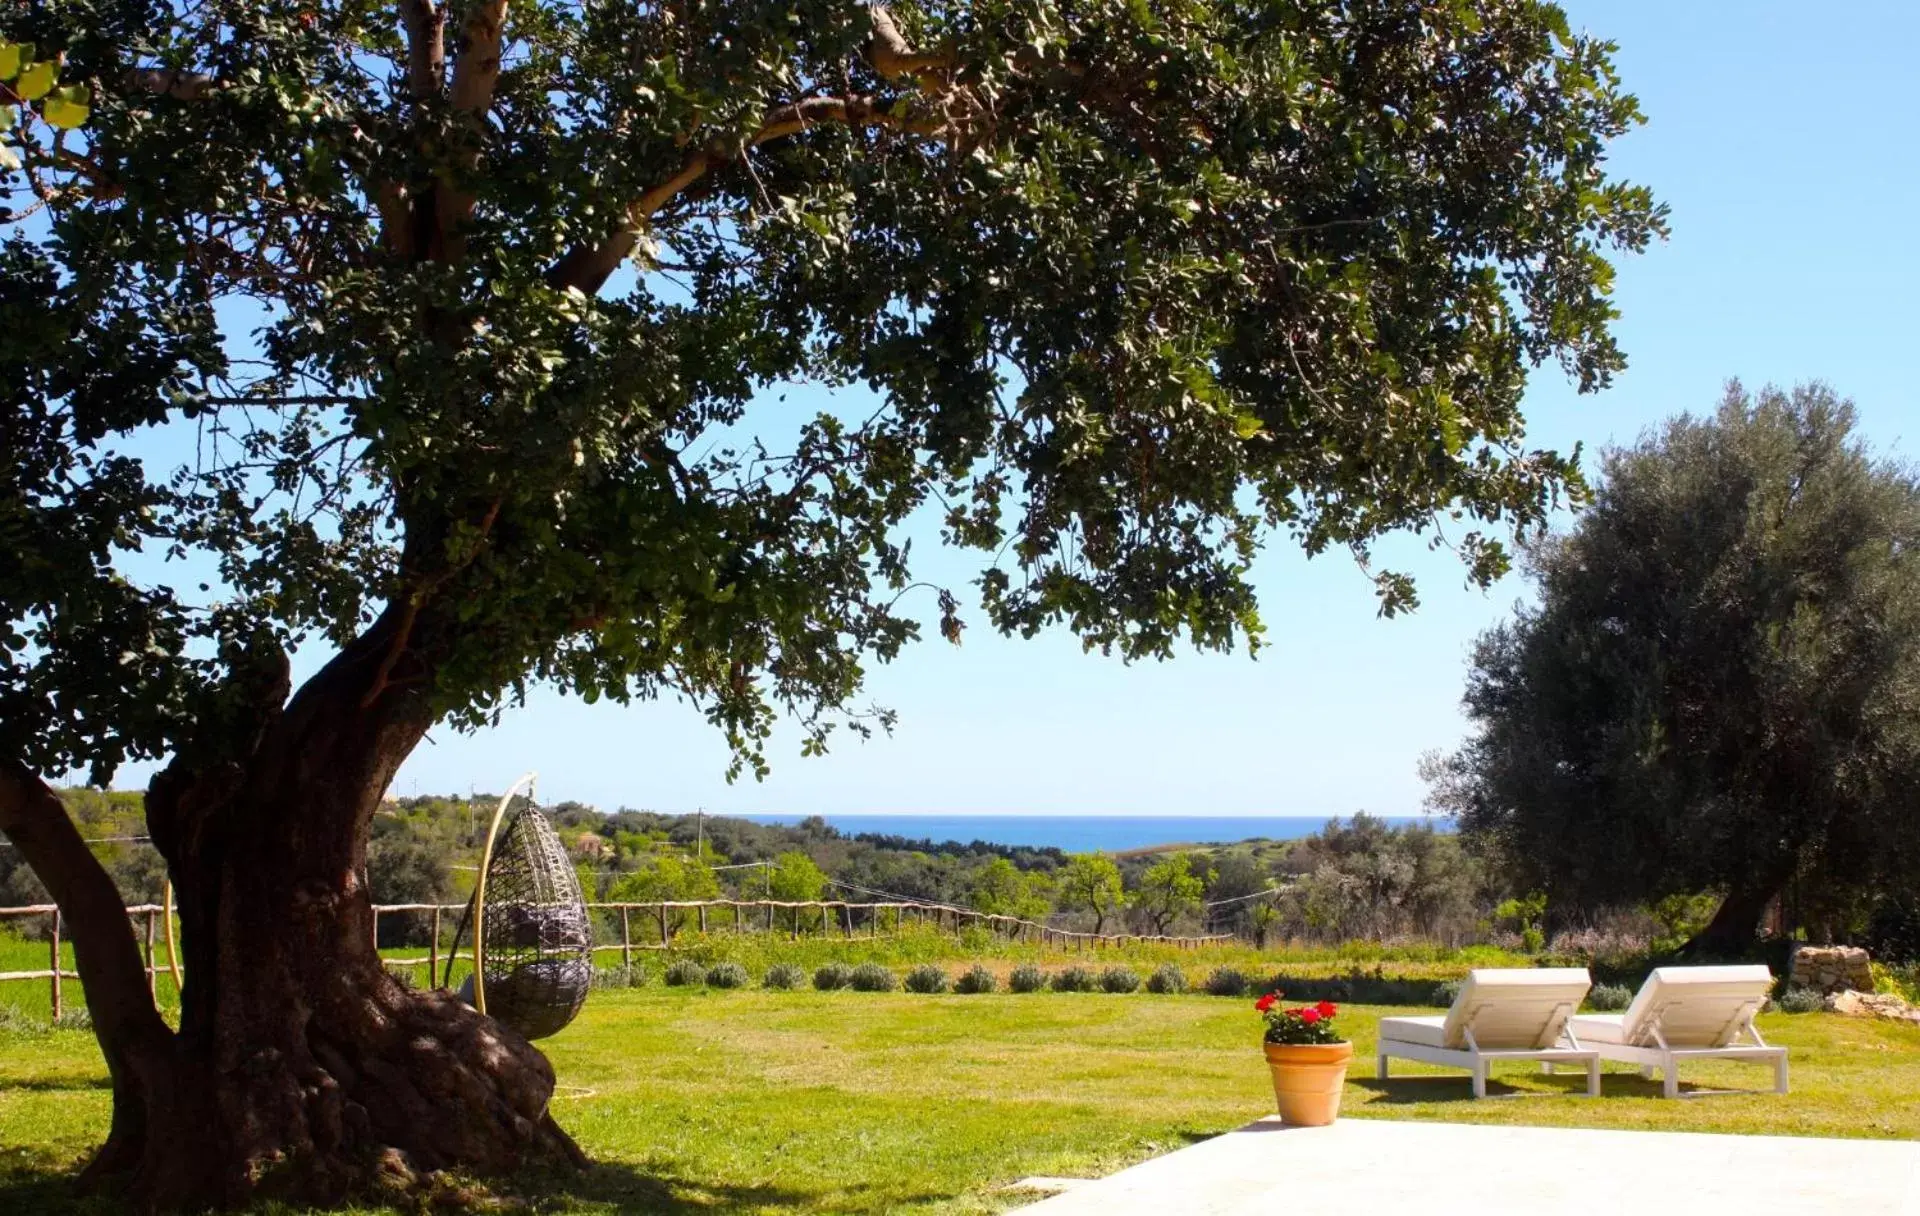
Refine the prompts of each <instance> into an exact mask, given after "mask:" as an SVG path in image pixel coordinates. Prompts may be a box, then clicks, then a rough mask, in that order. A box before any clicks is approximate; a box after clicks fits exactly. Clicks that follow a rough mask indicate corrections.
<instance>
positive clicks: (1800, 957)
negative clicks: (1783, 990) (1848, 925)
mask: <svg viewBox="0 0 1920 1216" xmlns="http://www.w3.org/2000/svg"><path fill="white" fill-rule="evenodd" d="M1869 962H1870V960H1869V959H1868V957H1867V952H1866V951H1865V950H1862V949H1861V948H1860V947H1858V946H1800V947H1798V948H1796V949H1795V950H1794V952H1793V966H1792V967H1791V968H1790V969H1789V970H1788V972H1787V986H1788V987H1790V988H1811V989H1813V990H1814V991H1815V992H1846V991H1848V990H1852V991H1854V992H1872V991H1873V968H1872V967H1871V966H1870V965H1869Z"/></svg>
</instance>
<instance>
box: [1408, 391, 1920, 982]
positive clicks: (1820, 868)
mask: <svg viewBox="0 0 1920 1216" xmlns="http://www.w3.org/2000/svg"><path fill="white" fill-rule="evenodd" d="M1853 428H1854V411H1853V407H1852V405H1851V404H1849V403H1847V402H1844V401H1841V400H1839V399H1838V398H1837V397H1835V395H1834V394H1833V393H1832V391H1831V390H1829V389H1827V388H1825V387H1824V386H1820V385H1814V386H1809V387H1804V388H1799V389H1796V390H1794V391H1793V392H1792V393H1784V392H1780V391H1777V390H1774V389H1767V390H1764V391H1762V392H1761V393H1759V394H1758V395H1757V396H1755V395H1752V394H1749V393H1748V392H1746V391H1745V390H1744V389H1742V388H1740V387H1739V386H1738V385H1733V386H1731V387H1729V389H1728V391H1727V394H1726V397H1725V399H1724V400H1723V402H1722V403H1721V405H1720V408H1719V410H1718V412H1717V413H1716V414H1714V415H1713V416H1711V417H1707V418H1694V417H1690V416H1683V417H1680V418H1678V419H1676V420H1674V421H1673V422H1671V423H1670V424H1668V425H1667V426H1666V427H1665V428H1664V429H1663V430H1661V431H1660V432H1659V433H1658V434H1655V435H1651V436H1649V437H1647V438H1645V439H1643V440H1642V441H1641V442H1640V443H1638V444H1636V445H1635V446H1633V447H1631V448H1627V449H1624V450H1620V451H1615V452H1610V453H1608V454H1607V456H1606V457H1605V459H1604V461H1603V470H1604V479H1603V481H1602V483H1601V485H1600V487H1599V490H1598V493H1597V495H1596V497H1595V500H1594V503H1593V506H1592V507H1591V508H1590V509H1589V510H1587V511H1586V512H1585V513H1584V514H1582V515H1581V516H1580V517H1579V519H1578V521H1577V523H1576V525H1575V526H1574V527H1573V529H1571V530H1570V531H1569V532H1567V533H1565V534H1564V535H1560V536H1557V537H1554V538H1553V539H1551V540H1548V541H1545V542H1543V543H1541V544H1539V545H1538V546H1537V547H1535V548H1534V549H1533V550H1532V551H1531V553H1530V554H1529V562H1528V566H1529V570H1530V573H1531V575H1532V577H1533V579H1534V580H1535V582H1536V583H1537V585H1538V588H1539V603H1538V605H1537V606H1536V607H1529V608H1525V609H1522V610H1521V611H1520V613H1519V614H1518V615H1517V617H1516V618H1515V619H1514V620H1513V621H1512V622H1511V623H1509V624H1505V625H1502V626H1499V627H1497V628H1495V629H1493V630H1491V631H1489V632H1488V633H1486V634H1485V635H1483V636H1482V637H1481V638H1480V640H1479V642H1478V644H1477V645H1476V647H1475V650H1474V655H1473V662H1472V671H1471V674H1470V675H1469V679H1468V686H1467V693H1466V707H1467V712H1468V714H1469V715H1470V717H1471V718H1472V720H1473V723H1474V726H1475V734H1474V735H1473V737H1472V738H1471V739H1470V740H1469V741H1468V743H1467V744H1466V746H1465V747H1464V748H1463V749H1462V750H1460V751H1459V752H1458V753H1456V754H1455V755H1453V756H1452V757H1449V758H1445V759H1441V760H1438V761H1435V762H1432V763H1430V764H1429V766H1428V772H1429V776H1430V778H1431V780H1432V801H1433V803H1434V805H1436V806H1437V807H1439V808H1441V809H1445V810H1448V811H1451V812H1454V813H1457V814H1458V815H1459V816H1460V819H1461V823H1462V826H1463V827H1464V829H1465V830H1466V831H1467V832H1468V833H1470V834H1471V836H1472V838H1473V839H1475V840H1476V841H1478V842H1479V844H1480V846H1481V847H1483V848H1486V849H1489V850H1492V851H1493V852H1494V853H1495V855H1497V857H1498V859H1499V865H1500V866H1501V867H1502V868H1503V869H1504V870H1505V871H1506V872H1507V873H1508V874H1509V875H1510V876H1511V877H1512V879H1513V881H1514V882H1515V883H1516V885H1517V887H1518V889H1521V890H1527V889H1531V888H1533V887H1536V886H1537V887H1538V888H1539V889H1540V890H1541V891H1543V892H1545V893H1546V895H1547V897H1548V903H1549V906H1550V907H1570V908H1578V909H1590V908H1596V907H1605V906H1609V905H1620V904H1628V903H1652V902H1654V901H1657V900H1660V899H1662V898H1664V897H1667V896H1672V895H1685V894H1690V893H1693V892H1697V891H1701V890H1707V889H1714V890H1717V891H1719V892H1721V893H1722V894H1723V895H1724V899H1723V900H1722V902H1721V903H1720V906H1719V909H1718V911H1717V912H1716V913H1715V914H1714V916H1713V918H1712V920H1711V921H1709V922H1708V923H1707V924H1706V926H1705V927H1704V928H1703V929H1702V930H1701V931H1700V932H1699V933H1698V934H1697V935H1696V936H1695V937H1694V938H1693V941H1692V943H1691V946H1692V947H1693V948H1694V949H1696V950H1701V951H1711V952H1720V951H1726V950H1731V949H1736V948H1738V947H1741V946H1743V945H1745V944H1746V943H1748V942H1749V941H1750V940H1751V939H1752V938H1753V936H1754V934H1755V933H1756V931H1757V928H1758V924H1759V920H1760V916H1761V913H1762V911H1763V909H1764V908H1765V907H1766V906H1767V904H1768V903H1769V901H1771V900H1772V899H1774V898H1775V897H1776V896H1778V895H1780V894H1781V893H1782V892H1783V891H1784V890H1786V889H1787V887H1788V884H1789V882H1790V881H1792V880H1794V879H1796V878H1798V879H1800V881H1799V882H1795V883H1794V884H1793V885H1794V886H1795V888H1796V889H1799V890H1803V891H1808V892H1814V893H1825V894H1826V895H1827V897H1828V898H1829V899H1833V898H1835V897H1839V896H1846V897H1848V898H1851V899H1856V900H1868V899H1871V897H1872V894H1873V892H1874V891H1875V890H1876V889H1877V888H1879V887H1880V886H1882V885H1884V884H1886V883H1888V882H1892V881H1899V880H1900V879H1899V876H1900V875H1901V874H1902V872H1903V871H1904V872H1911V869H1912V867H1913V866H1914V864H1915V859H1916V855H1917V854H1920V841H1916V835H1920V818H1917V817H1916V816H1915V815H1914V813H1913V808H1914V806H1915V805H1916V801H1917V800H1920V713H1916V712H1915V708H1914V707H1915V706H1916V705H1920V483H1916V480H1915V477H1914V474H1913V472H1912V471H1911V470H1910V469H1908V468H1906V467H1903V466H1899V465H1895V464H1892V463H1890V462H1887V461H1884V460H1879V459H1876V458H1875V457H1874V456H1873V455H1872V454H1871V453H1870V452H1869V451H1868V450H1867V449H1866V448H1865V447H1864V445H1862V443H1861V442H1860V441H1859V439H1858V438H1857V437H1856V436H1855V435H1854V432H1853Z"/></svg>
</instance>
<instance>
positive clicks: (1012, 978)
mask: <svg viewBox="0 0 1920 1216" xmlns="http://www.w3.org/2000/svg"><path fill="white" fill-rule="evenodd" d="M1046 986H1047V973H1046V972H1044V971H1042V970H1040V968H1038V967H1036V966H1034V965H1033V964H1032V963H1021V964H1020V965H1019V966H1018V967H1015V968H1014V969H1013V970H1012V971H1011V972H1010V973H1008V975H1007V988H1008V989H1009V990H1010V991H1013V992H1038V991H1040V990H1041V989H1042V988H1045V987H1046Z"/></svg>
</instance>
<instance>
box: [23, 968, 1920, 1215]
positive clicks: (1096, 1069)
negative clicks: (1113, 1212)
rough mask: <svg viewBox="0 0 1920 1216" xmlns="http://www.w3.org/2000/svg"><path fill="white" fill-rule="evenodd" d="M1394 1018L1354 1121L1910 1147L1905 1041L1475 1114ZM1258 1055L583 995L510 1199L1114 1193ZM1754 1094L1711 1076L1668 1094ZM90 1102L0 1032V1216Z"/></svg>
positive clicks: (1004, 1009) (861, 1203)
mask: <svg viewBox="0 0 1920 1216" xmlns="http://www.w3.org/2000/svg"><path fill="white" fill-rule="evenodd" d="M1404 1012H1406V1010H1383V1009H1375V1008H1363V1007H1353V1008H1349V1009H1348V1010H1347V1011H1346V1013H1345V1018H1346V1025H1347V1029H1348V1031H1349V1033H1350V1034H1351V1035H1352V1036H1353V1038H1354V1040H1355V1046H1356V1053H1357V1054H1356V1060H1355V1064H1356V1067H1355V1069H1354V1075H1353V1077H1352V1078H1351V1079H1350V1080H1349V1082H1348V1089H1347V1095H1346V1108H1345V1113H1346V1114H1347V1115H1348V1116H1349V1117H1357V1118H1392V1119H1441V1120H1451V1121H1459V1122H1485V1123H1530V1124H1543V1125H1560V1126H1580V1127H1620V1128H1666V1129H1671V1130H1684V1131H1709V1132H1750V1133H1758V1132H1765V1133H1776V1134H1789V1135H1818V1136H1865V1137H1908V1138H1911V1137H1920V1104H1916V1103H1914V1102H1913V1101H1912V1095H1913V1094H1914V1093H1916V1092H1920V1031H1916V1030H1914V1029H1912V1028H1908V1027H1899V1026H1894V1025H1891V1024H1886V1023H1874V1022H1866V1021H1857V1020H1849V1019H1845V1018H1841V1017H1837V1016H1834V1015H1828V1014H1802V1015H1770V1016H1767V1017H1765V1018H1763V1019H1762V1021H1761V1028H1762V1031H1763V1033H1765V1034H1766V1035H1767V1036H1768V1038H1769V1040H1770V1041H1773V1042H1777V1043H1780V1044H1783V1045H1785V1046H1787V1047H1789V1048H1791V1049H1792V1052H1793V1088H1794V1092H1793V1093H1792V1094H1791V1095H1790V1096H1788V1097H1785V1098H1780V1097H1776V1096H1774V1095H1772V1094H1743V1095H1731V1096H1722V1095H1714V1096H1706V1097H1700V1098H1697V1099H1694V1100H1682V1101H1678V1102H1667V1101H1663V1100H1661V1099H1659V1098H1658V1097H1657V1096H1655V1095H1656V1094H1657V1086H1656V1085H1655V1084H1653V1083H1650V1082H1645V1081H1642V1080H1641V1079H1640V1078H1639V1077H1638V1075H1637V1074H1633V1073H1631V1072H1623V1071H1612V1070H1610V1071H1609V1074H1608V1076H1607V1078H1606V1091H1607V1092H1606V1096H1604V1097H1602V1098H1600V1099H1598V1100H1594V1099H1588V1098H1585V1097H1580V1096H1576V1093H1577V1091H1578V1089H1579V1087H1580V1085H1581V1083H1582V1082H1581V1079H1580V1078H1576V1077H1572V1076H1566V1077H1560V1078H1546V1077H1543V1076H1541V1075H1540V1074H1539V1073H1537V1072H1533V1071H1529V1070H1527V1069H1525V1068H1523V1067H1520V1066H1512V1067H1510V1068H1509V1069H1507V1070H1505V1071H1503V1072H1502V1073H1501V1074H1499V1075H1498V1077H1497V1078H1496V1085H1495V1092H1496V1095H1499V1096H1496V1097H1495V1098H1492V1099H1490V1100H1488V1101H1484V1102H1473V1101H1470V1100H1469V1099H1468V1093H1467V1081H1466V1078H1465V1074H1464V1073H1452V1074H1445V1073H1442V1072H1441V1071H1440V1070H1433V1069H1425V1068H1422V1067H1421V1066H1419V1065H1412V1064H1405V1063H1403V1062H1400V1061H1396V1062H1395V1071H1396V1072H1400V1071H1402V1070H1404V1071H1405V1072H1406V1073H1408V1074H1409V1075H1408V1076H1406V1077H1405V1078H1404V1079H1402V1078H1399V1077H1396V1078H1395V1079H1394V1080H1393V1081H1390V1082H1387V1083H1385V1084H1381V1083H1378V1082H1375V1081H1373V1080H1372V1079H1371V1071H1372V1057H1371V1049H1372V1044H1373V1040H1374V1027H1375V1023H1376V1022H1377V1020H1378V1018H1379V1017H1380V1016H1382V1015H1383V1014H1390V1013H1404ZM1257 1029H1258V1022H1257V1020H1256V1018H1255V1015H1254V1013H1253V1011H1252V1009H1251V1008H1250V1004H1249V1002H1248V1001H1245V1000H1230V999H1222V998H1215V997H1207V996H1182V997H1160V996H1151V995H1147V994H1144V993H1141V994H1133V995H1128V996H1110V995H1104V994H1100V995H1096V994H1061V993H1040V994H1033V995H1026V996H1015V995H1011V994H1005V993H998V994H994V995H990V996H917V995H910V994H904V993H897V994H888V995H874V994H866V993H855V992H829V993H821V992H812V991H805V992H792V993H769V992H760V991H740V992H712V991H702V990H692V991H689V990H681V989H657V988H655V989H642V990H637V991H611V992H607V991H603V992H596V993H595V994H594V996H593V999H592V1000H591V1001H590V1003H589V1004H588V1006H587V1010H586V1012H585V1013H584V1014H583V1015H582V1017H581V1019H580V1021H579V1022H577V1023H576V1024H575V1025H574V1026H573V1027H571V1028H569V1029H568V1030H567V1031H565V1032H564V1033H562V1034H560V1035H559V1036H557V1037H556V1038H554V1039H551V1040H548V1042H547V1043H546V1044H545V1045H544V1046H545V1048H546V1050H547V1052H548V1054H549V1055H550V1056H551V1058H552V1059H553V1062H554V1065H555V1067H556V1069H557V1070H558V1073H559V1077H560V1081H561V1084H562V1086H563V1087H564V1088H563V1089H562V1091H561V1094H560V1096H559V1098H558V1099H557V1102H556V1105H557V1108H558V1113H559V1116H560V1119H561V1121H562V1123H563V1124H564V1125H565V1126H567V1127H568V1128H569V1129H570V1130H572V1131H573V1133H574V1134H575V1136H576V1137H578V1139H579V1140H580V1143H581V1144H582V1146H583V1147H584V1148H585V1149H586V1150H587V1151H588V1152H589V1153H590V1154H591V1155H592V1156H593V1157H594V1159H595V1161H596V1162H597V1163H598V1164H597V1165H596V1166H595V1168H594V1169H593V1170H592V1171H591V1172H590V1173H588V1174H587V1175H585V1176H580V1177H568V1178H562V1179H527V1180H523V1182H522V1183H521V1184H520V1186H521V1191H522V1193H523V1194H524V1195H525V1197H526V1198H527V1199H528V1200H529V1202H530V1205H531V1207H532V1208H533V1210H536V1211H540V1212H568V1213H574V1212H582V1213H584V1212H594V1213H600V1212H708V1211H726V1212H795V1213H798V1212H806V1213H826V1212H892V1211H908V1212H942V1213H955V1212H991V1211H998V1210H1001V1209H1003V1208H1005V1207H1009V1206H1012V1205H1013V1203H1014V1202H1015V1200H1016V1198H1017V1197H1015V1196H1010V1195H1007V1194H1004V1193H1001V1192H1000V1191H999V1189H998V1188H1000V1187H1002V1186H1004V1185H1005V1184H1006V1183H1008V1182H1011V1181H1013V1180H1014V1179H1017V1178H1019V1177H1022V1176H1025V1175H1029V1174H1041V1173H1044V1174H1064V1175H1077V1176H1092V1175H1099V1174H1104V1173H1108V1172H1111V1171H1112V1170H1115V1169H1118V1168H1120V1167H1122V1166H1125V1165H1127V1164H1130V1163H1132V1162H1135V1161H1138V1160H1141V1159H1142V1158H1145V1157H1147V1156H1150V1155H1152V1154H1156V1153H1161V1152H1166V1151H1169V1150H1171V1149H1175V1148H1179V1147H1181V1146H1183V1145H1185V1144H1188V1143H1190V1142H1192V1141H1194V1140H1197V1139H1200V1138H1203V1137H1206V1136H1211V1135H1214V1134H1217V1133H1219V1132H1222V1131H1225V1130H1227V1129H1229V1128H1232V1127H1235V1126H1237V1125H1239V1124H1241V1123H1244V1122H1246V1121H1247V1120H1249V1119H1252V1118H1254V1117H1256V1116H1258V1115H1260V1114H1262V1113H1264V1112H1266V1111H1267V1110H1268V1109H1270V1106H1271V1102H1272V1094H1271V1091H1270V1090H1269V1089H1268V1088H1267V1079H1266V1073H1265V1067H1264V1064H1263V1063H1262V1061H1261V1057H1260V1055H1259V1051H1258V1047H1257V1039H1256V1034H1257ZM1413 1074H1426V1075H1413ZM1769 1079H1770V1078H1769V1074H1768V1073H1767V1072H1766V1070H1764V1069H1761V1068H1757V1067H1751V1066H1748V1067H1742V1066H1739V1065H1731V1064H1722V1065H1700V1066H1697V1067H1696V1069H1695V1071H1694V1072H1693V1073H1692V1074H1691V1075H1690V1076H1689V1077H1688V1080H1690V1081H1692V1082H1695V1083H1698V1084H1700V1085H1702V1086H1707V1087H1723V1086H1733V1085H1753V1086H1760V1085H1764V1084H1765V1083H1767V1081H1768V1080H1769ZM105 1086H106V1078H105V1074H104V1071H103V1069H102V1066H101V1064H100V1060H99V1056H98V1054H97V1052H96V1051H95V1049H94V1047H93V1043H92V1040H91V1038H90V1037H88V1036H87V1035H86V1034H84V1033H80V1032H76V1031H53V1032H38V1033H32V1034H22V1033H19V1032H8V1031H0V1211H8V1212H12V1211H22V1212H25V1211H33V1212H43V1211H44V1212H55V1213H58V1212H81V1211H88V1210H90V1209H88V1208H85V1207H81V1206H77V1205H73V1204H70V1203H68V1202H67V1201H66V1200H65V1199H64V1197H63V1190H62V1185H61V1184H62V1180H63V1177H64V1175H65V1174H66V1173H67V1172H68V1171H70V1170H71V1169H73V1168H74V1167H75V1165H76V1164H77V1162H78V1161H79V1160H80V1159H81V1158H82V1157H83V1155H84V1154H85V1153H86V1151H87V1150H88V1148H89V1147H90V1146H91V1145H92V1144H94V1143H95V1142H96V1141H97V1140H98V1139H99V1138H100V1137H101V1136H102V1135H103V1134H104V1131H105V1128H106V1124H107V1115H108V1107H109V1102H110V1097H109V1094H108V1091H107V1089H106V1087H105ZM91 1210H99V1211H107V1210H111V1209H107V1208H99V1209H91Z"/></svg>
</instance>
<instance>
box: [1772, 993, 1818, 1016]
mask: <svg viewBox="0 0 1920 1216" xmlns="http://www.w3.org/2000/svg"><path fill="white" fill-rule="evenodd" d="M1826 1007H1827V1002H1826V998H1825V997H1823V996H1821V995H1820V994H1819V993H1818V992H1816V991H1814V990H1813V989H1811V988H1789V989H1787V990H1786V992H1785V993H1783V994H1782V995H1781V997H1780V1012H1781V1013H1819V1012H1820V1011H1821V1010H1822V1009H1825V1008H1826Z"/></svg>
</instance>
